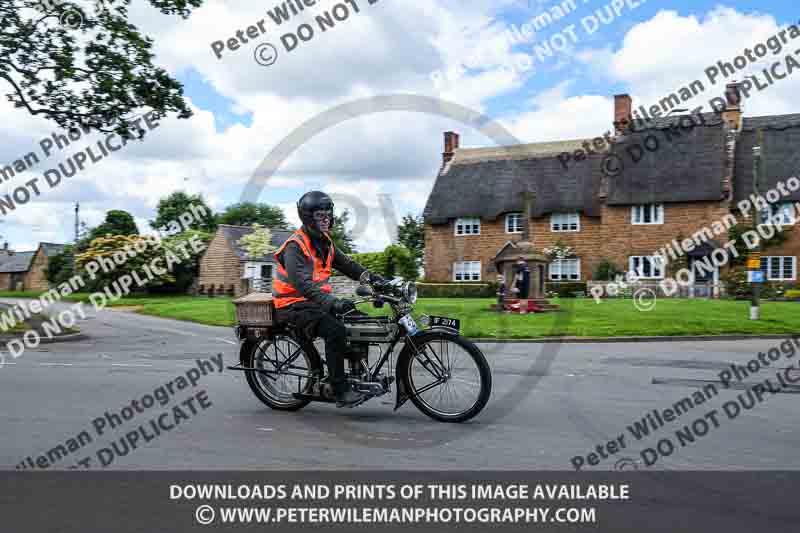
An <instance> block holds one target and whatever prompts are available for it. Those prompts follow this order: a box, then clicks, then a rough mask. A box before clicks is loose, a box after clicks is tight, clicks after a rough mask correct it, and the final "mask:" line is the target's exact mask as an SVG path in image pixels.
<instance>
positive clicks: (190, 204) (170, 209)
mask: <svg viewBox="0 0 800 533" xmlns="http://www.w3.org/2000/svg"><path fill="white" fill-rule="evenodd" d="M192 208H194V210H192ZM203 212H204V213H205V214H204V215H201V216H199V217H195V220H193V221H192V222H191V223H190V224H189V228H190V229H194V230H199V231H206V232H212V233H213V232H214V231H216V230H217V221H216V217H215V216H214V213H213V212H212V211H211V208H210V207H208V205H207V204H206V202H205V200H204V199H203V197H202V196H201V195H199V194H194V195H191V194H187V193H185V192H183V191H176V192H174V193H172V194H170V195H169V196H166V197H164V198H162V199H161V200H159V201H158V206H157V207H156V218H155V219H154V220H151V221H150V227H151V228H153V229H162V228H166V227H167V226H168V225H169V224H170V223H171V222H178V223H180V220H181V219H180V218H179V217H180V216H181V215H183V214H184V213H190V214H191V213H198V214H199V213H203ZM197 218H199V220H198V219H197Z"/></svg>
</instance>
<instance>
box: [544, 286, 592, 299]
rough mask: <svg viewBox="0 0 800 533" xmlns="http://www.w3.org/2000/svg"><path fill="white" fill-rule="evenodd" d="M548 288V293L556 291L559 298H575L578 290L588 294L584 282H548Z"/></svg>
mask: <svg viewBox="0 0 800 533" xmlns="http://www.w3.org/2000/svg"><path fill="white" fill-rule="evenodd" d="M546 289H547V293H548V295H549V294H553V293H555V294H556V295H557V296H558V297H559V298H574V297H575V293H576V292H582V293H584V294H587V290H586V283H583V282H565V283H548V284H547V287H546Z"/></svg>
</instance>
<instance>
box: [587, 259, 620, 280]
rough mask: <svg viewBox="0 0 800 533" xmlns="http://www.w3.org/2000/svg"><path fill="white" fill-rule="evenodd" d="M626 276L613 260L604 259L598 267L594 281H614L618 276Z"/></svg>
mask: <svg viewBox="0 0 800 533" xmlns="http://www.w3.org/2000/svg"><path fill="white" fill-rule="evenodd" d="M621 274H624V272H622V271H621V270H620V269H618V268H617V265H615V264H614V263H613V262H611V260H609V259H608V258H605V257H604V258H603V259H601V260H600V264H599V265H597V268H596V269H595V271H594V279H595V280H596V281H614V280H615V279H616V277H617V275H621Z"/></svg>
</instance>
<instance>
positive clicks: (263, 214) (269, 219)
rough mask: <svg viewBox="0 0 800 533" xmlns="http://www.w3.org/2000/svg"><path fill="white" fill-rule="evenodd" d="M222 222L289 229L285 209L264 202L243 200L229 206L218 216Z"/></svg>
mask: <svg viewBox="0 0 800 533" xmlns="http://www.w3.org/2000/svg"><path fill="white" fill-rule="evenodd" d="M217 222H219V223H220V224H230V225H233V226H251V225H253V224H260V225H262V226H266V227H268V228H278V229H288V228H289V222H287V220H286V215H284V213H283V210H282V209H281V208H280V207H274V206H271V205H269V204H264V203H254V202H243V203H240V204H233V205H230V206H228V207H227V208H226V209H225V211H223V212H222V213H221V214H220V215H219V216H218V217H217Z"/></svg>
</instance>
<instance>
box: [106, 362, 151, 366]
mask: <svg viewBox="0 0 800 533" xmlns="http://www.w3.org/2000/svg"><path fill="white" fill-rule="evenodd" d="M111 366H153V365H150V364H131V363H111Z"/></svg>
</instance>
